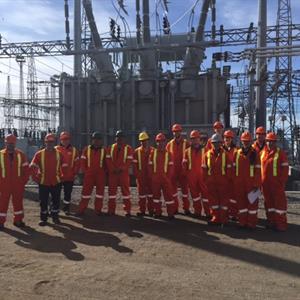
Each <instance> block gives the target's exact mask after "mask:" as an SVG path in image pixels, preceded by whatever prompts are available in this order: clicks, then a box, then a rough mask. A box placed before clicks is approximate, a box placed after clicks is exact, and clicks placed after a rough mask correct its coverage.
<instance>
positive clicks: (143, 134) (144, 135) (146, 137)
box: [139, 131, 149, 142]
mask: <svg viewBox="0 0 300 300" xmlns="http://www.w3.org/2000/svg"><path fill="white" fill-rule="evenodd" d="M146 140H149V135H148V133H147V132H145V131H143V132H141V133H140V134H139V141H140V142H142V141H146Z"/></svg>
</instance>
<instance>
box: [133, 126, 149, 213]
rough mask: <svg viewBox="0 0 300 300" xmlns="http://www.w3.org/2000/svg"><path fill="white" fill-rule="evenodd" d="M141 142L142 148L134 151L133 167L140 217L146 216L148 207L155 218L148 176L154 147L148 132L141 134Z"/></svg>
mask: <svg viewBox="0 0 300 300" xmlns="http://www.w3.org/2000/svg"><path fill="white" fill-rule="evenodd" d="M139 142H140V143H141V146H140V147H138V148H136V149H135V150H134V155H133V166H134V175H135V177H136V183H137V189H138V194H139V209H140V211H139V212H138V213H137V215H138V216H144V215H145V214H146V207H147V208H148V212H149V215H150V216H153V195H152V191H151V184H150V182H151V179H150V177H149V174H148V161H149V155H150V152H151V151H152V150H153V147H150V146H149V135H148V133H147V132H141V133H140V134H139Z"/></svg>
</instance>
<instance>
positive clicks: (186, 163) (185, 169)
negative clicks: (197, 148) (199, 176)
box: [182, 149, 190, 175]
mask: <svg viewBox="0 0 300 300" xmlns="http://www.w3.org/2000/svg"><path fill="white" fill-rule="evenodd" d="M188 151H189V149H187V150H185V151H184V153H183V159H182V173H183V175H186V174H187V172H188V166H189V163H190V161H189V155H188Z"/></svg>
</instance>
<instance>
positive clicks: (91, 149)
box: [77, 132, 106, 216]
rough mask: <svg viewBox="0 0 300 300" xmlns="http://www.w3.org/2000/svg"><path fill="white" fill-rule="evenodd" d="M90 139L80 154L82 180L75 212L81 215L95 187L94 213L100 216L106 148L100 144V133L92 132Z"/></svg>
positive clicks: (104, 177)
mask: <svg viewBox="0 0 300 300" xmlns="http://www.w3.org/2000/svg"><path fill="white" fill-rule="evenodd" d="M91 139H92V142H91V145H88V146H87V147H85V149H84V150H83V152H82V155H81V170H82V172H83V174H84V180H83V187H82V192H81V201H80V203H79V209H78V213H77V214H78V215H82V214H83V213H84V212H85V210H86V208H87V207H88V204H89V201H90V199H91V195H92V192H93V189H94V187H96V195H95V202H94V208H95V212H96V214H97V215H99V216H100V215H101V214H102V208H103V196H104V187H105V180H106V164H105V160H106V150H105V148H104V146H103V144H102V135H101V133H99V132H94V133H93V134H92V136H91Z"/></svg>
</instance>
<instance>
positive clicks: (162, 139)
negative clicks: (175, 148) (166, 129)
mask: <svg viewBox="0 0 300 300" xmlns="http://www.w3.org/2000/svg"><path fill="white" fill-rule="evenodd" d="M165 140H166V136H165V135H164V134H163V133H161V132H160V133H159V134H158V135H157V136H156V137H155V141H156V142H160V141H165Z"/></svg>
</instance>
